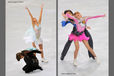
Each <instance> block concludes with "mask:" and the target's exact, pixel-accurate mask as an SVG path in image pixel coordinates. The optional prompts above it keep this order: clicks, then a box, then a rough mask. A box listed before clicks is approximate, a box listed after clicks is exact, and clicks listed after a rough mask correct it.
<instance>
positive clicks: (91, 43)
mask: <svg viewBox="0 0 114 76" xmlns="http://www.w3.org/2000/svg"><path fill="white" fill-rule="evenodd" d="M85 35H86V36H87V37H89V40H88V43H89V45H90V47H91V48H92V49H93V39H92V37H91V34H90V33H89V32H88V30H86V29H85ZM88 54H89V57H92V58H93V59H94V56H93V55H92V54H91V53H90V52H89V50H88Z"/></svg>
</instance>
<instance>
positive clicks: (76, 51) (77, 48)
mask: <svg viewBox="0 0 114 76" xmlns="http://www.w3.org/2000/svg"><path fill="white" fill-rule="evenodd" d="M74 44H75V51H74V62H73V64H74V65H77V62H76V59H77V55H78V51H79V41H75V42H74Z"/></svg>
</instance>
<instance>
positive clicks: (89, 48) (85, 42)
mask: <svg viewBox="0 0 114 76" xmlns="http://www.w3.org/2000/svg"><path fill="white" fill-rule="evenodd" d="M83 43H84V45H85V46H86V48H87V49H88V50H89V51H90V53H91V54H92V55H93V56H94V59H95V60H96V62H97V63H98V64H99V63H100V62H99V60H98V59H97V57H96V54H95V53H94V51H93V49H92V48H91V47H90V46H89V44H88V41H87V40H83Z"/></svg>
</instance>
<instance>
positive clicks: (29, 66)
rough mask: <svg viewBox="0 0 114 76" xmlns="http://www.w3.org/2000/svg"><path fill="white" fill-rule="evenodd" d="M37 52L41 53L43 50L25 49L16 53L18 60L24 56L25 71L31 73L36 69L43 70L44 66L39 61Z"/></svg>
mask: <svg viewBox="0 0 114 76" xmlns="http://www.w3.org/2000/svg"><path fill="white" fill-rule="evenodd" d="M35 53H41V52H40V51H38V50H23V51H21V52H19V53H17V54H16V59H17V60H18V61H20V59H22V58H24V61H25V63H26V65H25V66H24V67H23V71H25V73H30V72H32V71H33V70H36V69H40V70H43V69H42V67H40V66H39V61H38V59H37V57H36V55H35Z"/></svg>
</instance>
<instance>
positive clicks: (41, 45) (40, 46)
mask: <svg viewBox="0 0 114 76" xmlns="http://www.w3.org/2000/svg"><path fill="white" fill-rule="evenodd" d="M39 48H40V51H41V52H42V53H41V58H44V53H43V44H39Z"/></svg>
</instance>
